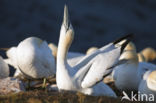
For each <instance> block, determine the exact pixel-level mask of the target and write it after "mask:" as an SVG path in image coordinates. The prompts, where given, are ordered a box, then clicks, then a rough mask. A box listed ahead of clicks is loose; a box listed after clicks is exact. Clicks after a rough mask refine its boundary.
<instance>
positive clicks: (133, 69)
mask: <svg viewBox="0 0 156 103" xmlns="http://www.w3.org/2000/svg"><path fill="white" fill-rule="evenodd" d="M120 61H121V62H124V63H123V64H121V65H119V66H116V67H115V68H114V70H113V72H112V77H113V80H114V82H115V86H116V87H117V88H118V89H119V90H122V91H123V90H137V89H138V86H139V82H140V81H139V79H138V63H139V62H138V57H137V53H136V49H135V45H133V43H129V44H128V45H127V47H126V48H125V49H124V52H123V53H122V55H121V56H120Z"/></svg>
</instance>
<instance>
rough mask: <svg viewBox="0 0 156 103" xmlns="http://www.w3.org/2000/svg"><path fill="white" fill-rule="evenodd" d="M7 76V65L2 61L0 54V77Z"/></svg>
mask: <svg viewBox="0 0 156 103" xmlns="http://www.w3.org/2000/svg"><path fill="white" fill-rule="evenodd" d="M8 76H9V66H8V65H7V64H6V63H5V62H4V60H3V58H2V57H1V56H0V79H1V78H6V77H8Z"/></svg>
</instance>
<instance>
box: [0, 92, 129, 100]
mask: <svg viewBox="0 0 156 103" xmlns="http://www.w3.org/2000/svg"><path fill="white" fill-rule="evenodd" d="M0 103H121V98H118V99H115V98H110V97H105V96H100V97H94V96H85V95H83V94H81V93H70V92H63V93H58V92H47V91H44V90H33V91H28V92H21V93H18V94H10V95H7V96H0ZM122 103H131V102H129V101H122Z"/></svg>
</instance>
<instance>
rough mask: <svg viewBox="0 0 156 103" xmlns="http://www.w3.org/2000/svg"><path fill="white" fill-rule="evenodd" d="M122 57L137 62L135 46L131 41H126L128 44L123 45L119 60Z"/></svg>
mask: <svg viewBox="0 0 156 103" xmlns="http://www.w3.org/2000/svg"><path fill="white" fill-rule="evenodd" d="M123 59H124V60H130V61H133V62H135V63H138V56H137V53H136V47H135V45H134V44H133V43H132V42H130V43H128V45H127V46H126V47H125V49H124V51H123V53H122V54H121V56H120V60H123Z"/></svg>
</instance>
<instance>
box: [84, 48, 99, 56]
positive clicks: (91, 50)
mask: <svg viewBox="0 0 156 103" xmlns="http://www.w3.org/2000/svg"><path fill="white" fill-rule="evenodd" d="M97 49H98V48H97V47H91V48H89V49H88V50H87V52H86V54H87V55H89V54H91V53H93V52H95V51H96V50H97Z"/></svg>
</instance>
